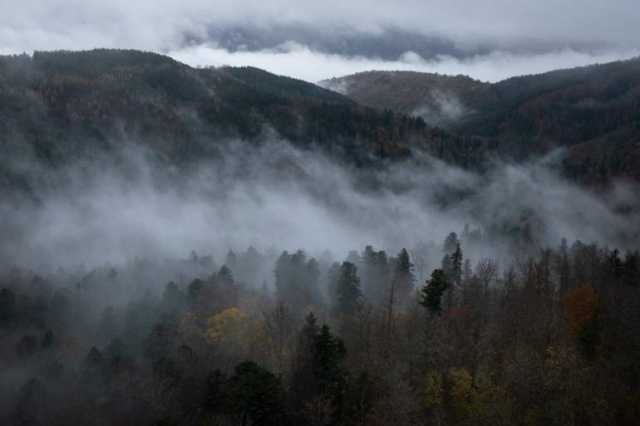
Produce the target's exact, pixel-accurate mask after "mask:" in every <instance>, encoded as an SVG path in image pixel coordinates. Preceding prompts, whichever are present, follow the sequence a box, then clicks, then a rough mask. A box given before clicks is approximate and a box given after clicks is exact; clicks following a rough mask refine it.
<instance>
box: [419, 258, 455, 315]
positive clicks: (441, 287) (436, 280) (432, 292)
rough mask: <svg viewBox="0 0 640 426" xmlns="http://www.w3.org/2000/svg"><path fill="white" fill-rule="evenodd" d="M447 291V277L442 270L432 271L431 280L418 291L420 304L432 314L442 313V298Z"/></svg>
mask: <svg viewBox="0 0 640 426" xmlns="http://www.w3.org/2000/svg"><path fill="white" fill-rule="evenodd" d="M448 289H449V281H448V279H447V275H446V274H445V273H444V271H443V270H442V269H434V271H433V272H432V273H431V279H429V280H427V282H426V284H425V285H424V287H422V289H421V290H420V304H421V305H422V306H424V307H425V308H427V310H429V312H431V313H432V314H440V312H441V311H442V296H443V294H444V292H445V291H447V290H448Z"/></svg>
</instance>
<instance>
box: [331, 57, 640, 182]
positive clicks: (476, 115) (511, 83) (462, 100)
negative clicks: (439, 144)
mask: <svg viewBox="0 0 640 426" xmlns="http://www.w3.org/2000/svg"><path fill="white" fill-rule="evenodd" d="M323 85H325V86H326V87H329V88H334V89H335V88H340V89H342V90H341V93H343V94H345V95H347V96H349V97H351V98H352V99H354V100H355V101H358V102H363V103H365V104H366V105H369V106H372V107H376V108H379V109H391V110H394V111H398V112H402V113H410V114H414V115H421V116H423V118H425V121H426V122H427V123H428V124H434V125H440V126H442V127H444V128H445V129H447V130H448V131H451V132H453V133H456V134H458V135H461V136H463V137H475V138H478V139H480V140H485V141H487V140H488V141H491V142H489V143H488V144H489V145H491V146H494V147H496V150H497V151H498V152H499V153H500V154H501V155H507V156H510V157H514V158H516V159H524V158H528V157H530V156H531V155H540V154H544V153H547V152H549V151H551V150H552V149H554V148H558V147H564V148H566V149H567V151H568V157H567V160H566V166H567V171H568V173H569V174H570V175H572V176H574V177H578V178H580V179H582V180H586V181H601V180H603V179H606V178H608V177H611V176H628V177H632V178H634V179H638V178H640V175H639V172H638V170H640V162H639V161H638V158H639V157H640V124H639V123H640V59H633V60H629V61H619V62H613V63H609V64H603V65H594V66H589V67H581V68H575V69H569V70H560V71H553V72H549V73H545V74H541V75H531V76H522V77H516V78H511V79H508V80H505V81H501V82H498V83H495V84H486V83H480V82H475V81H473V80H471V79H468V78H465V77H445V76H437V75H431V74H420V73H398V72H376V73H363V74H355V75H352V76H347V77H344V78H341V79H334V80H329V81H326V82H323ZM434 93H436V94H437V95H438V96H435V97H434V96H433V94H434ZM438 97H440V99H438ZM433 99H436V101H434V100H433ZM424 105H426V108H424V107H423V106H424ZM421 108H422V110H421ZM423 111H427V112H428V113H429V112H430V113H431V115H429V114H424V113H422V112H423ZM433 111H436V114H433ZM447 111H449V112H453V113H452V114H449V115H448V117H449V119H448V120H442V119H441V117H442V116H447V114H446V112H447ZM587 159H588V161H587ZM622 159H624V161H622ZM585 161H586V162H585ZM583 163H584V164H583Z"/></svg>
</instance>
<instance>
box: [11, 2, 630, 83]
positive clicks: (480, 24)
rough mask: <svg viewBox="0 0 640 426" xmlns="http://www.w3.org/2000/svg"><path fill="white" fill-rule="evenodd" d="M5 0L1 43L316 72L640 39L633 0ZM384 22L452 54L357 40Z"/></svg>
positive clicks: (492, 61)
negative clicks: (130, 51)
mask: <svg viewBox="0 0 640 426" xmlns="http://www.w3.org/2000/svg"><path fill="white" fill-rule="evenodd" d="M0 7H1V10H2V11H3V13H2V14H0V52H1V53H21V52H32V51H33V50H51V49H88V48H95V47H118V48H136V49H145V50H152V51H157V52H162V53H169V54H171V55H172V56H174V57H176V58H177V59H180V60H183V61H186V62H187V63H189V64H192V65H223V64H231V65H254V66H258V67H262V68H266V69H268V70H270V71H274V72H277V73H279V74H286V75H291V76H295V77H299V78H303V79H306V80H309V81H317V80H320V79H323V78H329V77H333V76H340V75H344V74H349V73H352V72H356V71H363V70H366V69H374V68H375V69H415V70H422V71H436V72H441V73H454V74H458V73H462V74H469V75H471V76H472V77H475V78H479V79H482V80H491V81H495V80H499V79H502V78H505V77H508V76H511V75H518V74H523V73H536V72H542V71H546V70H549V69H554V68H560V67H569V66H575V65H584V64H588V63H593V62H605V61H610V60H615V59H621V58H628V57H631V56H636V55H638V54H639V53H638V52H639V49H638V48H639V47H640V42H639V40H640V5H638V0H536V1H531V0H527V1H524V0H484V1H482V0H394V1H380V0H378V1H372V0H349V1H345V0H324V1H321V2H317V1H305V0H269V1H267V0H263V1H250V0H181V1H168V0H135V1H132V0H126V1H125V0H109V1H104V0H99V1H98V0H0ZM274 27H280V28H285V30H284V31H285V32H284V34H285V35H284V36H282V31H281V32H280V33H279V35H278V37H280V38H282V39H279V38H278V37H276V38H275V40H276V41H277V42H278V43H279V44H278V45H277V46H270V45H268V44H263V40H260V39H261V36H260V34H261V31H265V32H266V31H268V30H269V29H270V28H274ZM288 27H295V28H298V29H299V28H303V29H308V30H309V31H311V33H312V34H317V35H318V38H323V39H324V38H325V37H326V38H327V39H330V40H331V43H328V44H322V43H320V44H315V43H314V44H313V45H309V37H308V35H307V37H306V38H305V39H300V38H299V34H298V33H293V32H292V33H291V34H290V37H288V36H287V34H286V28H288ZM220 28H241V29H242V28H248V29H251V31H252V32H251V36H252V37H255V38H256V39H257V40H253V41H252V42H251V43H249V44H250V45H252V47H250V48H249V50H242V47H243V46H242V45H239V46H233V47H234V48H233V49H230V48H229V44H228V40H226V42H225V43H226V44H225V43H223V42H222V41H221V40H219V39H216V36H217V35H219V34H220V33H219V32H217V31H216V30H218V29H220ZM389 29H396V30H398V29H399V30H401V31H404V32H408V33H415V34H418V35H420V36H425V37H433V38H437V39H439V40H444V41H446V43H449V44H450V45H451V46H452V54H449V53H448V52H444V53H443V52H442V51H438V50H434V51H433V55H428V53H429V52H428V51H427V50H425V51H426V52H427V53H426V54H425V51H423V50H420V53H416V52H415V51H414V50H416V49H415V48H416V42H415V40H413V44H411V45H410V46H409V45H407V46H406V47H407V49H406V51H404V52H403V47H404V46H403V43H405V40H404V39H402V40H398V41H397V42H396V41H393V43H395V45H394V49H396V48H397V49H396V50H397V51H398V55H397V57H396V58H389V57H388V54H383V52H380V53H379V54H376V52H375V49H374V51H372V50H371V48H370V44H371V43H369V46H368V48H367V49H364V48H363V49H362V52H360V51H359V48H360V46H359V43H360V42H362V40H365V41H366V38H367V37H368V36H370V37H371V38H372V39H374V40H379V37H384V35H385V33H386V31H388V30H389ZM230 34H231V36H233V33H230ZM354 34H357V35H358V36H357V37H356V38H355V39H354V38H353V35H354ZM227 36H229V34H226V35H225V37H227ZM376 37H377V38H376ZM232 38H233V37H232ZM341 39H344V40H345V43H350V44H349V48H348V54H347V53H345V50H344V49H342V48H341V50H340V51H335V52H333V51H331V49H333V48H336V46H338V47H340V44H339V41H340V40H341ZM336 40H338V42H336ZM354 40H356V41H354ZM254 42H255V43H254ZM256 46H257V47H256ZM374 46H375V43H374ZM396 50H392V52H395V51H396ZM387 53H388V52H387ZM381 58H383V59H381Z"/></svg>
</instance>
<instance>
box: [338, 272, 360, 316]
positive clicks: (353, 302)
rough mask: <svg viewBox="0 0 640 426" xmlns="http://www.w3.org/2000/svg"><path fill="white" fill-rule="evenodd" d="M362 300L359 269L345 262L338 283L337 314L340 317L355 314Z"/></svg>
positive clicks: (339, 273)
mask: <svg viewBox="0 0 640 426" xmlns="http://www.w3.org/2000/svg"><path fill="white" fill-rule="evenodd" d="M361 299H362V292H361V291H360V278H358V268H357V267H356V265H354V264H353V263H351V262H344V263H343V264H342V265H341V266H340V269H339V271H338V277H337V283H336V304H335V309H336V312H337V313H338V314H340V315H352V314H354V313H355V311H356V309H357V308H358V306H359V304H360V302H361Z"/></svg>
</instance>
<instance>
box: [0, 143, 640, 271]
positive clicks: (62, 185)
mask: <svg viewBox="0 0 640 426" xmlns="http://www.w3.org/2000/svg"><path fill="white" fill-rule="evenodd" d="M121 146H123V147H122V148H120V150H119V155H117V156H112V158H117V160H108V159H106V158H102V157H100V158H97V159H93V160H91V161H87V160H82V161H76V162H74V163H73V164H71V165H69V166H67V167H64V168H61V169H59V170H57V171H56V170H54V169H48V168H44V167H43V166H41V165H38V166H36V165H35V164H36V163H35V162H34V163H31V164H30V166H29V167H30V168H28V172H29V176H30V184H31V189H32V193H33V194H34V195H35V199H36V201H35V202H34V201H31V200H30V201H17V199H16V198H15V197H13V198H8V197H3V201H0V215H1V217H2V221H1V222H0V223H1V225H0V226H1V228H2V229H1V230H0V232H1V234H2V235H3V238H2V240H1V242H0V263H2V264H4V266H5V267H10V266H13V265H16V266H21V267H28V268H34V269H36V270H38V269H43V270H52V269H53V268H57V267H59V266H61V267H74V266H79V265H84V266H87V267H92V266H98V265H104V264H106V263H113V264H118V263H122V262H126V261H127V260H130V259H133V258H144V259H163V258H177V257H181V256H186V255H188V253H190V252H191V251H192V250H195V251H196V252H197V253H202V254H213V256H214V258H216V259H220V260H222V259H223V258H224V256H225V254H226V253H227V251H228V250H229V249H233V250H245V249H246V248H247V247H249V246H253V247H255V248H257V249H259V250H263V251H265V250H266V251H268V250H271V251H274V252H279V251H282V250H289V251H295V250H297V249H303V250H305V251H306V252H307V253H309V254H310V255H314V256H319V255H320V254H321V253H323V252H325V251H329V252H331V254H332V255H334V256H338V257H340V258H343V257H344V256H345V255H346V254H347V253H348V252H349V251H350V250H361V249H362V248H364V246H365V245H369V244H370V245H373V246H374V247H378V248H383V249H387V250H389V251H391V252H396V251H397V250H399V249H400V248H403V247H406V248H409V249H413V248H415V247H419V246H421V245H424V244H428V243H430V242H438V243H439V242H441V241H442V240H443V239H444V238H445V236H446V235H447V234H448V233H449V232H452V231H455V232H458V233H461V232H462V230H463V229H464V228H465V226H466V228H467V233H468V234H472V235H474V236H475V237H474V240H473V241H466V242H465V249H466V250H467V252H466V254H467V256H468V257H470V258H471V259H475V260H477V259H480V258H484V257H488V256H492V257H496V258H498V259H508V258H510V257H512V256H514V251H513V250H514V247H520V246H524V245H525V244H521V243H523V242H524V243H526V246H527V249H528V250H531V249H535V248H536V247H540V246H542V245H557V244H558V243H559V242H560V240H561V239H562V238H566V239H568V240H569V241H572V240H582V241H584V242H598V243H600V244H603V245H610V246H615V247H619V248H637V241H638V240H637V237H638V235H639V231H640V219H639V218H638V216H637V215H634V214H630V213H629V212H634V211H637V209H638V207H639V202H638V200H639V197H638V194H637V190H635V189H633V188H632V187H631V186H628V185H625V184H623V183H617V184H615V185H613V186H612V187H611V188H610V190H609V191H607V192H606V193H600V194H595V193H591V192H589V191H587V190H584V189H581V188H579V187H577V186H576V185H574V184H572V183H570V182H568V181H566V180H564V179H563V178H561V177H559V176H558V174H557V173H556V172H555V171H554V164H555V163H556V162H557V161H559V160H560V158H561V155H562V153H555V154H554V155H553V156H551V157H548V158H544V159H540V160H537V161H534V162H530V163H528V164H525V165H512V164H503V163H496V164H495V165H494V167H492V168H491V170H492V171H491V172H490V173H489V174H487V175H483V176H481V175H477V174H474V173H470V172H468V171H464V170H461V169H458V168H455V167H452V166H449V165H446V164H444V163H442V162H439V161H437V160H434V159H432V158H428V157H423V158H415V159H412V160H410V161H406V162H403V163H395V164H387V165H384V166H380V167H379V168H377V169H376V170H370V169H362V168H360V169H359V168H355V167H352V166H346V165H341V164H338V163H336V162H335V161H333V160H331V159H329V158H327V157H326V156H324V155H323V154H321V153H319V152H317V151H311V150H310V151H306V150H304V151H303V150H298V149H295V148H293V147H291V146H290V145H289V144H287V143H286V142H282V141H275V142H271V143H267V144H263V145H260V146H256V145H247V144H243V143H239V142H238V143H229V144H225V145H224V146H225V147H224V148H222V155H221V156H220V159H218V160H207V161H202V162H201V163H200V164H198V165H193V166H189V167H181V168H180V169H178V168H176V167H175V166H171V165H169V164H168V163H167V162H165V161H159V160H157V159H154V158H153V155H152V153H150V152H147V151H144V150H142V149H141V148H139V147H136V146H135V145H132V144H128V145H127V144H122V145H121ZM21 167H22V170H23V171H24V170H27V168H25V167H26V166H25V165H24V164H22V166H21ZM469 230H471V232H469ZM439 260H440V259H431V260H430V262H433V263H434V264H437V262H439Z"/></svg>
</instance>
